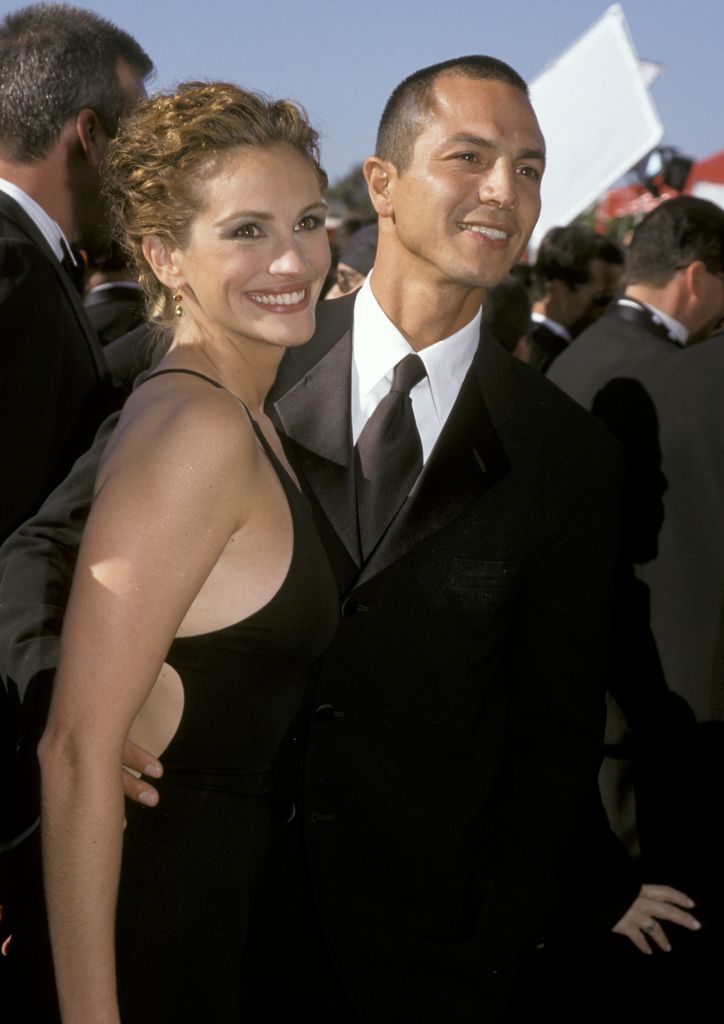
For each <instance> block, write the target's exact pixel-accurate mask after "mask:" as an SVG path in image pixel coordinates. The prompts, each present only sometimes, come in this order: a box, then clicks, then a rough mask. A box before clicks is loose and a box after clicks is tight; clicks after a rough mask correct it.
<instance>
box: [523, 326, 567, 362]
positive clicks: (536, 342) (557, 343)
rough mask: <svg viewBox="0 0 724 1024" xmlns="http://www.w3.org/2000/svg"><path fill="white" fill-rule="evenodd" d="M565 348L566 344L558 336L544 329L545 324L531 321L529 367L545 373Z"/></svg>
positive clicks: (548, 328) (547, 328)
mask: <svg viewBox="0 0 724 1024" xmlns="http://www.w3.org/2000/svg"><path fill="white" fill-rule="evenodd" d="M567 348H568V343H567V342H566V341H565V340H564V339H563V338H562V337H561V336H560V334H556V332H555V331H552V330H551V329H550V327H546V325H545V324H541V323H538V322H537V321H536V320H531V322H530V354H529V356H528V365H529V366H533V367H535V369H536V370H540V372H541V373H545V372H546V370H547V369H548V367H549V366H550V364H551V363H552V362H553V360H554V359H555V358H556V356H559V355H560V354H561V352H565V350H566V349H567Z"/></svg>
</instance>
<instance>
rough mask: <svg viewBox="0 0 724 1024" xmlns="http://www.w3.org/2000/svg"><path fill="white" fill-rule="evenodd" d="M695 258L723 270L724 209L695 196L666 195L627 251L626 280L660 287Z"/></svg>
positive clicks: (627, 282) (708, 265) (634, 236)
mask: <svg viewBox="0 0 724 1024" xmlns="http://www.w3.org/2000/svg"><path fill="white" fill-rule="evenodd" d="M695 260H701V262H702V263H704V264H705V266H706V267H707V269H708V270H711V271H714V273H717V274H720V273H722V272H724V210H722V209H721V208H720V207H719V206H716V204H715V203H710V202H709V200H708V199H698V198H697V197H696V196H677V198H676V199H667V200H665V201H664V202H663V203H661V205H660V206H657V207H656V209H655V210H652V211H651V213H649V214H648V215H647V216H646V217H645V218H644V219H643V220H642V221H641V223H640V224H639V225H638V226H637V227H636V229H635V231H634V234H633V238H632V240H631V244H630V246H629V248H628V252H627V254H626V273H625V283H626V284H627V285H629V284H650V285H653V286H654V287H659V288H660V287H663V286H664V285H665V284H667V282H668V281H670V280H671V278H672V277H673V276H674V274H675V273H676V271H677V270H681V269H683V268H684V267H688V266H689V264H690V263H693V262H694V261H695Z"/></svg>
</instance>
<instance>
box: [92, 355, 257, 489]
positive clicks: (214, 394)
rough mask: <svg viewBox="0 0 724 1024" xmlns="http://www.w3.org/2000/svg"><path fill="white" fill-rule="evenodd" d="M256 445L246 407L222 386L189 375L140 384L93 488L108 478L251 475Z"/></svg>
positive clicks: (233, 478) (231, 477)
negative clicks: (130, 473) (120, 476)
mask: <svg viewBox="0 0 724 1024" xmlns="http://www.w3.org/2000/svg"><path fill="white" fill-rule="evenodd" d="M258 458H259V447H258V443H257V440H256V436H255V434H254V430H253V428H252V424H251V421H250V418H249V415H248V413H247V412H246V409H245V408H244V406H243V405H242V404H241V402H239V400H238V399H237V398H235V397H234V396H233V395H232V394H231V393H230V392H228V391H226V390H225V389H224V388H220V387H215V386H214V385H212V384H210V383H209V382H207V381H204V380H200V379H199V378H197V377H193V376H190V375H187V374H166V375H164V376H159V377H156V378H152V379H150V380H148V381H146V382H145V383H144V384H142V385H140V386H139V387H138V388H137V389H136V391H135V392H134V393H133V394H132V395H131V397H130V398H129V399H128V401H127V402H126V405H125V406H124V409H123V412H122V414H121V418H120V420H119V422H118V426H117V428H116V431H115V433H114V435H113V437H112V438H111V441H110V442H109V444H108V447H107V449H106V452H105V453H104V458H103V462H102V463H101V467H100V470H99V474H98V480H97V489H98V488H99V487H101V486H103V485H104V483H105V482H106V481H107V480H108V478H109V477H110V475H111V474H117V473H121V474H122V475H124V476H125V475H126V474H127V473H129V472H132V473H139V474H140V475H141V476H142V477H148V476H149V475H155V476H158V475H160V477H161V478H167V477H169V476H178V475H179V474H180V475H182V476H188V475H196V476H198V477H206V476H209V475H212V476H213V475H216V474H222V475H223V478H224V479H226V480H227V483H229V484H230V485H233V484H234V482H235V481H238V480H239V479H240V478H243V477H245V476H246V475H248V474H249V473H250V472H253V471H254V470H255V469H256V467H257V465H258Z"/></svg>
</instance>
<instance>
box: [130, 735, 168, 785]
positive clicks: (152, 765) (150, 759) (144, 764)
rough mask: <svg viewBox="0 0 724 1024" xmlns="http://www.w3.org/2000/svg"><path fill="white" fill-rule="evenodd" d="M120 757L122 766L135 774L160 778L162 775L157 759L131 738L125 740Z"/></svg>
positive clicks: (161, 768) (161, 767) (160, 765)
mask: <svg viewBox="0 0 724 1024" xmlns="http://www.w3.org/2000/svg"><path fill="white" fill-rule="evenodd" d="M122 759H123V764H124V766H125V767H126V768H128V769H129V770H130V771H132V772H136V774H137V775H150V776H151V778H153V779H160V778H161V776H162V775H163V766H162V764H161V762H160V761H159V759H158V758H157V757H154V756H153V754H149V752H148V751H147V750H144V749H143V748H142V747H139V746H137V745H136V744H135V743H132V742H131V740H126V742H125V744H124V747H123V758H122Z"/></svg>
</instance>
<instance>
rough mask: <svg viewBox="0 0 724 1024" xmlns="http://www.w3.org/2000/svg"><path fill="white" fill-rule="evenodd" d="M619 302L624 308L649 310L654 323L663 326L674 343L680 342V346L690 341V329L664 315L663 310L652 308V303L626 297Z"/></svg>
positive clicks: (666, 314) (671, 317)
mask: <svg viewBox="0 0 724 1024" xmlns="http://www.w3.org/2000/svg"><path fill="white" fill-rule="evenodd" d="M618 301H619V303H620V305H622V306H634V307H635V306H643V307H644V308H645V309H648V310H649V312H650V313H651V314H652V316H653V318H654V323H660V324H663V325H664V327H665V328H666V330H667V331H668V332H669V334H670V335H671V336H672V338H673V339H674V341H676V342H678V344H679V345H685V344H686V343H687V341H688V340H689V329H688V327H685V326H684V325H683V324H682V323H681V321H680V320H675V319H674V318H673V316H669V314H668V313H664V311H663V310H662V309H658V308H657V307H656V306H652V305H651V303H650V302H642V301H641V300H640V299H629V298H627V297H626V296H625V295H623V296H622V297H621V298H620V299H619V300H618Z"/></svg>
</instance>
